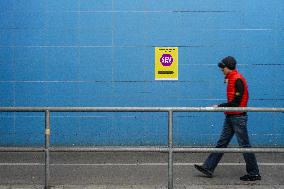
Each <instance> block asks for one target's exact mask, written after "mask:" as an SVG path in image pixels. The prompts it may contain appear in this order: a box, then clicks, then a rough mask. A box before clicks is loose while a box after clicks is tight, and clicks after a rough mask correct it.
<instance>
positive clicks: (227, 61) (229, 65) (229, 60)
mask: <svg viewBox="0 0 284 189" xmlns="http://www.w3.org/2000/svg"><path fill="white" fill-rule="evenodd" d="M236 64H237V61H236V59H235V58H234V57H232V56H227V57H225V58H223V60H221V62H220V63H219V64H218V67H219V68H221V70H222V71H223V72H224V75H227V74H228V73H230V72H231V71H232V70H234V69H236Z"/></svg>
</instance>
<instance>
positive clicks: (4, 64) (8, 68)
mask: <svg viewBox="0 0 284 189" xmlns="http://www.w3.org/2000/svg"><path fill="white" fill-rule="evenodd" d="M13 55H14V52H13V49H12V48H0V81H11V80H14V75H15V74H14V64H13Z"/></svg>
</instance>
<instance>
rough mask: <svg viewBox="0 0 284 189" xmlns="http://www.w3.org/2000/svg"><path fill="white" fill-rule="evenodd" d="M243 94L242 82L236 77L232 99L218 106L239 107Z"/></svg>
mask: <svg viewBox="0 0 284 189" xmlns="http://www.w3.org/2000/svg"><path fill="white" fill-rule="evenodd" d="M243 94H244V84H243V82H242V80H241V79H237V80H236V83H235V96H234V99H233V100H232V101H230V102H227V103H222V104H219V105H218V107H239V106H240V103H241V101H242V97H243Z"/></svg>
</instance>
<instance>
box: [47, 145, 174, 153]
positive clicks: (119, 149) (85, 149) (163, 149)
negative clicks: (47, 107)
mask: <svg viewBox="0 0 284 189" xmlns="http://www.w3.org/2000/svg"><path fill="white" fill-rule="evenodd" d="M49 150H50V151H51V152H168V151H169V150H168V148H167V147H103V146H102V147H65V148H64V147H63V148H62V147H51V148H50V149H49Z"/></svg>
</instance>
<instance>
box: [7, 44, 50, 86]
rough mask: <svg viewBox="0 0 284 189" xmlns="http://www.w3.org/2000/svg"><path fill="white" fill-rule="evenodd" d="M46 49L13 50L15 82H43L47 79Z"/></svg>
mask: <svg viewBox="0 0 284 189" xmlns="http://www.w3.org/2000/svg"><path fill="white" fill-rule="evenodd" d="M46 57H47V49H45V48H23V47H22V48H21V47H19V48H14V63H13V66H14V68H13V71H14V72H15V77H14V78H15V80H16V81H44V80H46V79H47V78H48V77H47V66H46V65H47V61H46Z"/></svg>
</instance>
